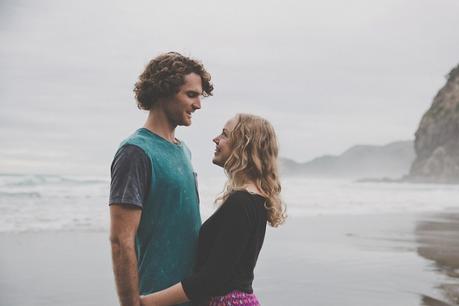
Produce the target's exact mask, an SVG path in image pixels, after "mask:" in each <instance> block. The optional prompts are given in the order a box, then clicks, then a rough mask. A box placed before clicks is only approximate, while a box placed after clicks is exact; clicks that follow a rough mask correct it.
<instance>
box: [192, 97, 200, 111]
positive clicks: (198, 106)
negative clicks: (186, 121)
mask: <svg viewBox="0 0 459 306" xmlns="http://www.w3.org/2000/svg"><path fill="white" fill-rule="evenodd" d="M193 108H194V109H201V98H199V97H198V98H196V100H195V101H194V103H193Z"/></svg>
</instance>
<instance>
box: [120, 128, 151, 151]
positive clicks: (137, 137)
mask: <svg viewBox="0 0 459 306" xmlns="http://www.w3.org/2000/svg"><path fill="white" fill-rule="evenodd" d="M148 141H151V138H150V137H148V134H146V133H145V132H144V131H143V129H142V128H140V129H137V130H136V131H135V132H134V133H132V134H131V135H129V136H128V137H127V138H126V139H124V140H123V141H122V142H121V144H120V148H121V147H123V146H125V145H127V144H130V145H136V146H139V147H141V148H143V146H144V145H146V144H147V143H148Z"/></svg>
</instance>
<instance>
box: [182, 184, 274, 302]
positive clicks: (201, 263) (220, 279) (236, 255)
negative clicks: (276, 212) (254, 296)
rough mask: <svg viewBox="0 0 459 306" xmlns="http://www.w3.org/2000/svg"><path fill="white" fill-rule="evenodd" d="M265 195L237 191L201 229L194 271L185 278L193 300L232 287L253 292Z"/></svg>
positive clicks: (263, 220) (229, 289)
mask: <svg viewBox="0 0 459 306" xmlns="http://www.w3.org/2000/svg"><path fill="white" fill-rule="evenodd" d="M264 204H265V198H264V197H262V196H260V195H257V194H252V193H249V192H247V191H235V192H233V193H232V194H231V195H230V196H229V197H228V199H227V200H226V201H225V202H224V203H223V204H222V206H221V207H220V208H219V209H218V210H217V211H216V212H215V213H214V214H213V215H212V216H211V217H210V218H209V219H208V220H207V221H206V222H204V224H203V225H202V227H201V230H200V232H199V242H198V254H197V262H196V266H195V272H194V273H193V275H191V276H190V277H188V278H186V279H184V280H183V281H182V286H183V289H184V291H185V293H186V295H187V296H188V298H189V299H190V300H191V301H192V302H193V303H199V302H200V301H203V300H206V299H207V298H209V297H212V296H221V295H225V294H227V293H229V292H231V291H233V290H239V291H243V292H247V293H252V292H253V290H252V281H253V277H254V275H253V270H254V268H255V264H256V262H257V258H258V254H259V253H260V250H261V247H262V245H263V240H264V237H265V231H266V222H267V212H266V208H265V205H264Z"/></svg>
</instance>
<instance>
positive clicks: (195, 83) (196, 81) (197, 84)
mask: <svg viewBox="0 0 459 306" xmlns="http://www.w3.org/2000/svg"><path fill="white" fill-rule="evenodd" d="M182 88H183V89H185V90H187V91H188V90H192V91H196V92H199V93H200V92H202V79H201V76H199V75H198V74H196V73H190V74H187V75H186V76H185V83H184V84H183V86H182Z"/></svg>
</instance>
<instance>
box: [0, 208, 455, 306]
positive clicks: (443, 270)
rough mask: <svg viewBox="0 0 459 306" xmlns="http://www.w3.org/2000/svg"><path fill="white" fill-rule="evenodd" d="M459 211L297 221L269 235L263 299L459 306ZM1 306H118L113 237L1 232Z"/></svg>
mask: <svg viewBox="0 0 459 306" xmlns="http://www.w3.org/2000/svg"><path fill="white" fill-rule="evenodd" d="M458 238H459V213H457V212H455V211H451V212H443V213H419V214H381V215H355V216H351V215H347V216H339V215H336V216H318V217H290V219H289V220H288V222H287V223H286V224H285V225H284V226H282V227H281V228H279V229H270V230H268V232H267V237H266V241H265V245H264V248H263V250H262V253H261V255H260V259H259V264H258V266H257V268H256V271H255V273H256V275H255V282H254V288H255V290H256V294H257V295H258V297H259V299H260V301H261V303H262V305H266V306H275V305H314V306H319V305H324V306H325V305H372V306H379V305H381V306H382V305H385V306H388V305H392V306H393V305H400V306H410V305H413V306H414V305H425V306H441V305H458V302H459V300H458V297H459V294H458V292H459V278H458V276H459V239H458ZM0 244H1V245H2V251H1V252H0V268H1V271H2V273H1V274H0V304H1V305H8V306H10V305H48V306H54V305H56V306H57V305H116V304H117V298H116V294H115V288H114V281H113V276H112V272H111V261H110V249H109V242H108V233H107V232H105V231H99V232H89V231H66V232H65V231H62V232H51V231H47V232H36V233H19V234H17V233H16V234H7V233H3V234H0Z"/></svg>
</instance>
